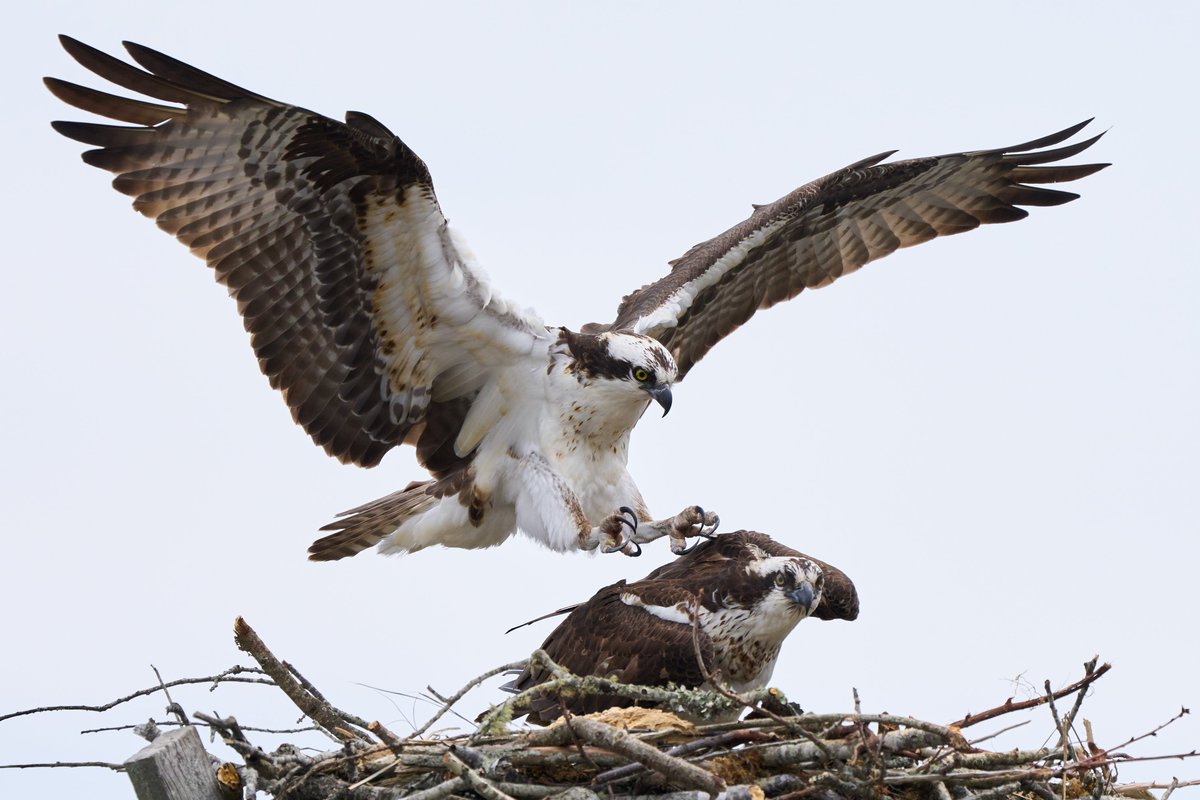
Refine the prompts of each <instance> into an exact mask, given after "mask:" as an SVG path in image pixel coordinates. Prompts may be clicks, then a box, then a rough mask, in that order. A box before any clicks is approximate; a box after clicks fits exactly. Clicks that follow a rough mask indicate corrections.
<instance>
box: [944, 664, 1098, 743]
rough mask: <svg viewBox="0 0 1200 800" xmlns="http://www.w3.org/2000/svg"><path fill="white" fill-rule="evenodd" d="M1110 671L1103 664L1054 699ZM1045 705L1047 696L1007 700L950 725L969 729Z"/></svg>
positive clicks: (1067, 687) (1094, 680) (1054, 693)
mask: <svg viewBox="0 0 1200 800" xmlns="http://www.w3.org/2000/svg"><path fill="white" fill-rule="evenodd" d="M1110 669H1112V664H1101V665H1100V666H1099V667H1097V668H1096V671H1095V672H1093V673H1091V674H1090V675H1085V676H1084V677H1083V678H1081V679H1080V680H1077V681H1075V683H1072V684H1071V685H1070V686H1066V687H1063V688H1062V689H1059V690H1058V691H1056V692H1053V693H1052V694H1053V697H1054V699H1055V700H1057V699H1058V698H1060V697H1066V696H1067V695H1069V694H1071V693H1072V692H1077V691H1079V690H1080V689H1086V688H1087V687H1088V686H1091V685H1092V684H1093V683H1095V682H1096V680H1097V679H1098V678H1099V677H1100V676H1101V675H1103V674H1104V673H1106V672H1108V671H1109V670H1110ZM1045 703H1046V697H1045V696H1042V697H1034V698H1032V699H1030V700H1022V701H1020V702H1017V703H1014V702H1013V700H1012V698H1011V697H1010V698H1008V699H1007V700H1005V701H1004V702H1003V703H1001V704H1000V705H998V706H996V707H995V708H989V709H988V710H987V711H981V712H980V713H978V714H967V715H966V716H965V717H963V718H962V719H960V720H958V721H957V722H951V723H950V725H951V726H953V727H955V728H967V727H970V726H971V725H976V724H978V723H980V722H984V721H985V720H989V719H992V718H994V717H999V716H1002V715H1004V714H1008V713H1011V712H1013V711H1023V710H1025V709H1027V708H1036V707H1037V706H1040V705H1044V704H1045Z"/></svg>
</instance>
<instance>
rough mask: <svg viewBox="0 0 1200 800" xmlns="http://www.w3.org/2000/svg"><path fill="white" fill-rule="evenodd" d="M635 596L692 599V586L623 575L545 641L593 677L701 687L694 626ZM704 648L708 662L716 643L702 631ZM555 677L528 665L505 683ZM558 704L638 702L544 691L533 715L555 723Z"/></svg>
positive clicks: (517, 686) (656, 600)
mask: <svg viewBox="0 0 1200 800" xmlns="http://www.w3.org/2000/svg"><path fill="white" fill-rule="evenodd" d="M630 593H632V594H635V595H636V596H638V597H640V598H641V601H642V602H643V603H645V604H646V605H652V606H661V607H664V608H669V607H673V606H674V605H675V604H677V603H691V602H694V596H693V595H692V593H691V592H689V591H688V590H687V589H685V588H683V587H681V586H678V585H676V584H675V583H673V582H668V581H638V582H637V583H633V584H628V585H626V583H625V582H624V581H620V582H619V583H616V584H613V585H611V586H606V587H605V588H603V589H601V590H600V591H599V592H597V593H596V594H595V595H594V596H593V597H592V599H591V600H588V601H587V602H586V603H583V604H582V605H580V606H578V607H576V608H575V609H574V610H573V611H572V612H571V614H570V615H569V616H568V617H567V618H566V619H565V620H563V621H562V622H561V623H560V624H559V625H558V627H557V628H555V629H554V631H553V632H552V633H551V634H550V636H549V637H548V638H547V639H546V641H545V642H544V643H543V644H542V649H543V650H545V651H546V654H547V655H548V656H550V658H551V659H553V660H554V661H555V662H556V663H557V664H559V665H560V666H562V667H564V668H566V669H568V670H570V671H571V672H573V673H575V674H576V675H583V676H588V675H595V676H598V677H603V678H612V679H613V680H616V681H620V682H622V683H633V684H640V685H649V686H655V685H659V686H662V685H666V684H667V683H675V684H678V685H681V686H692V687H696V686H700V685H701V684H703V683H704V675H703V673H702V672H701V671H700V666H699V664H698V663H697V662H696V651H695V645H694V644H693V641H692V635H693V631H692V625H691V624H689V623H687V622H675V621H670V620H666V619H663V618H661V617H659V616H656V615H654V614H652V613H650V612H649V611H647V610H646V609H645V608H643V607H641V606H638V605H630V604H628V603H626V602H625V601H624V600H622V599H621V598H622V595H627V594H630ZM696 633H697V634H698V636H699V643H700V650H701V653H702V654H703V656H704V658H705V663H706V664H711V663H712V660H713V652H712V643H711V641H710V640H709V638H708V636H707V635H706V634H704V633H703V632H702V631H697V632H696ZM552 677H553V676H552V675H551V674H550V673H548V672H546V671H545V670H542V669H532V670H531V669H529V668H526V669H525V671H524V672H522V673H521V675H520V676H519V677H517V678H516V680H514V681H512V682H511V683H510V684H507V685H506V686H505V688H506V689H509V690H510V691H515V692H520V691H524V690H526V689H529V688H532V687H533V686H536V685H538V684H541V683H545V682H546V681H548V680H550V679H551V678H552ZM560 703H562V704H565V705H566V707H567V708H568V709H569V710H570V711H571V712H572V713H575V714H589V713H591V712H593V711H601V710H603V709H606V708H611V707H613V706H628V705H632V704H633V703H632V701H630V700H628V699H625V698H621V697H616V696H611V695H581V696H578V697H574V696H572V697H564V698H563V699H561V700H560V699H558V698H555V697H539V698H537V699H535V700H534V701H533V702H532V703H531V704H530V710H529V716H530V719H531V721H537V722H542V723H543V724H545V723H549V722H551V721H553V720H554V719H555V718H557V717H558V716H559V715H560V714H561V713H562V711H561V708H560Z"/></svg>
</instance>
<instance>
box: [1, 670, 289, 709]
mask: <svg viewBox="0 0 1200 800" xmlns="http://www.w3.org/2000/svg"><path fill="white" fill-rule="evenodd" d="M243 672H250V673H256V674H265V673H263V671H262V670H259V669H255V668H253V667H241V666H233V667H230V668H229V669H227V670H225V671H224V672H222V673H220V674H219V675H210V676H208V677H207V678H180V679H179V680H175V681H167V682H166V683H162V684H160V685H158V686H152V687H150V688H148V689H138V690H137V691H136V692H133V693H132V694H127V695H125V696H124V697H118V698H117V699H116V700H113V701H111V702H108V703H105V704H103V705H99V706H84V705H74V706H42V707H40V708H27V709H25V710H24V711H13V712H11V713H9V714H0V722H4V721H5V720H8V719H14V718H16V717H25V716H29V715H30V714H41V713H43V712H46V711H96V712H101V711H108V710H109V709H110V708H115V707H116V706H119V705H121V704H122V703H128V702H129V701H130V700H136V699H137V698H139V697H146V696H147V695H151V694H154V693H155V692H161V691H162V690H163V689H164V688H166V687H169V686H186V685H189V684H194V683H212V684H213V685H214V686H213V688H216V685H218V684H221V683H261V684H264V685H266V686H272V685H274V683H275V682H274V681H272V680H270V679H263V678H240V677H236V676H237V675H239V674H240V673H243Z"/></svg>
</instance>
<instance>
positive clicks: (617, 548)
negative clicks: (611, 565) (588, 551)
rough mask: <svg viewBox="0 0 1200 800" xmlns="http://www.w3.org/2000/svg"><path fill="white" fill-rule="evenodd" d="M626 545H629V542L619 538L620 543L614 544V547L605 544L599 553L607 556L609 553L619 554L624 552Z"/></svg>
mask: <svg viewBox="0 0 1200 800" xmlns="http://www.w3.org/2000/svg"><path fill="white" fill-rule="evenodd" d="M627 544H629V540H628V539H626V538H625V537H621V541H619V542H617V543H616V544H614V545H608V544H606V545H604V546H603V547H601V548H600V552H601V553H604V554H605V555H608V554H609V553H620V552H623V551H624V550H625V545H627Z"/></svg>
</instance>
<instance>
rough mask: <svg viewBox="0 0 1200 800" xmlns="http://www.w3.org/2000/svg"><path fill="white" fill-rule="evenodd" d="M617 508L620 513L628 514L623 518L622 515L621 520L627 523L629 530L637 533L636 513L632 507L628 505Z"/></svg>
mask: <svg viewBox="0 0 1200 800" xmlns="http://www.w3.org/2000/svg"><path fill="white" fill-rule="evenodd" d="M617 510H618V511H620V512H621V514H622V515H628V516H629V519H625V516H622V517H621V522H624V523H625V524H626V525H628V526H629V529H630V530H631V531H633V532H634V533H637V525H638V524H637V514H635V513H633V509H632V508H630V507H629V506H621V507H620V508H618V509H617Z"/></svg>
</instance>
